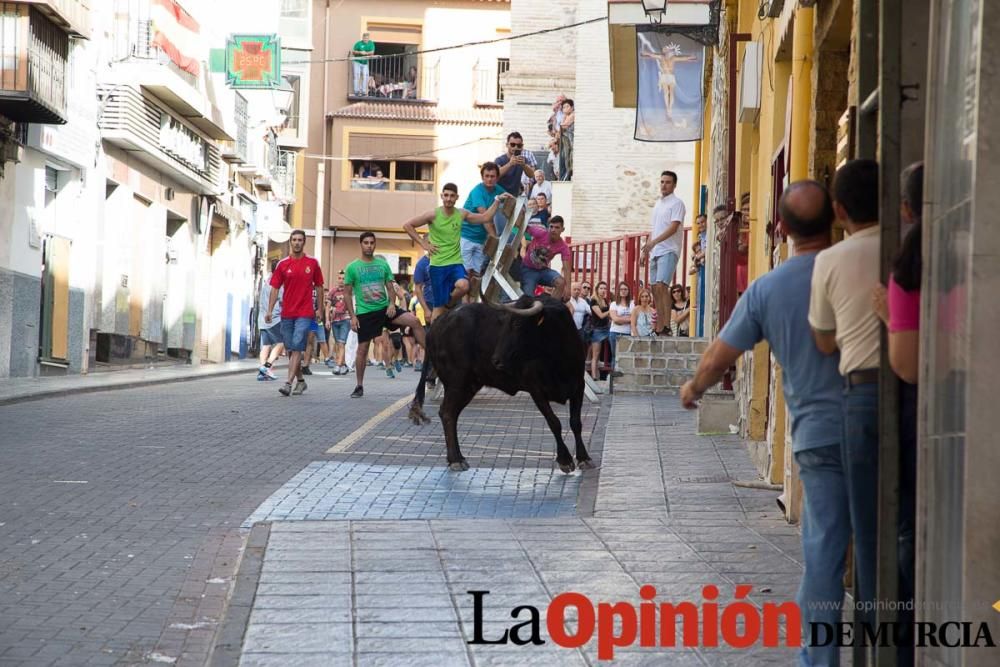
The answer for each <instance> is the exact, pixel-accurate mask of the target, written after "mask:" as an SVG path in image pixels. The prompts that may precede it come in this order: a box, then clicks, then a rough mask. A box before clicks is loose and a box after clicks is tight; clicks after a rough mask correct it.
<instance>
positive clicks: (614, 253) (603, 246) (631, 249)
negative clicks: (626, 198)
mask: <svg viewBox="0 0 1000 667" xmlns="http://www.w3.org/2000/svg"><path fill="white" fill-rule="evenodd" d="M690 233H691V230H690V228H685V229H684V242H683V244H682V247H681V256H680V258H679V260H678V262H677V271H676V272H675V273H674V280H673V283H674V284H677V283H679V284H681V285H683V286H685V287H687V281H688V254H689V253H690V252H691V248H690V244H689V242H688V240H689V236H690ZM648 239H649V234H646V233H644V234H625V235H623V236H617V237H615V238H611V239H602V240H598V241H581V242H579V243H570V249H571V250H572V251H573V272H572V276H573V282H582V281H587V282H589V283H590V284H591V285H592V286H596V285H597V283H599V282H600V281H602V280H603V281H606V282H607V283H608V286H609V291H610V293H611V294H614V290H615V287H616V286H617V285H618V283H620V282H626V283H628V285H629V287H630V288H631V289H632V293H633V294H636V293H637V291H638V288H639V281H640V280H641V281H642V284H643V285H646V286H648V285H649V264H648V263H646V264H645V265H642V264H641V261H640V260H641V259H642V257H641V251H642V246H643V244H644V243H646V241H647V240H648Z"/></svg>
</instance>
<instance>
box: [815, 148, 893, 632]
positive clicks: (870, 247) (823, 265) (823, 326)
mask: <svg viewBox="0 0 1000 667" xmlns="http://www.w3.org/2000/svg"><path fill="white" fill-rule="evenodd" d="M833 210H834V213H835V214H836V216H837V219H838V220H840V221H841V223H842V224H843V225H844V228H845V229H846V230H847V233H848V234H850V236H849V237H847V238H846V239H845V240H843V241H841V242H840V243H837V244H836V245H834V246H832V247H830V248H827V249H826V250H824V251H822V252H820V253H819V254H818V255H817V256H816V264H815V267H814V268H813V274H812V291H811V294H810V299H809V324H810V326H811V327H812V331H813V337H814V338H815V340H816V347H818V348H819V350H820V352H823V353H824V354H834V353H835V352H837V351H838V350H839V351H840V365H839V371H840V375H841V376H843V378H844V406H843V411H844V412H843V427H842V429H843V433H844V439H843V441H842V443H841V447H842V448H843V452H842V457H841V458H842V460H843V465H844V477H845V480H846V481H847V498H848V504H849V506H850V510H851V526H852V529H853V531H854V567H855V569H856V571H857V579H858V589H859V590H857V591H855V593H854V601H855V604H859V605H860V604H869V603H873V601H874V599H875V571H876V565H877V524H878V447H879V442H878V430H879V429H878V367H879V337H880V333H881V325H880V323H879V319H878V316H877V315H876V314H875V311H874V310H873V309H872V306H871V293H872V289H873V288H874V287H875V285H877V284H878V283H879V256H880V247H881V243H880V232H879V224H878V222H879V220H878V212H879V197H878V163H876V162H875V161H874V160H852V161H850V162H848V163H847V164H845V165H844V166H843V167H841V168H840V169H839V170H837V175H836V178H834V182H833ZM868 609H871V607H868ZM861 613H862V614H864V615H865V617H866V618H869V619H870V618H871V614H870V612H868V611H863V612H861Z"/></svg>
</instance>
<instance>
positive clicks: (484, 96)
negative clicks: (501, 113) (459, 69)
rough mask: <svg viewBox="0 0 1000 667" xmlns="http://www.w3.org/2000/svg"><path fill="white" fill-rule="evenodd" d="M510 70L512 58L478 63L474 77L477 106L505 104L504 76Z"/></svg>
mask: <svg viewBox="0 0 1000 667" xmlns="http://www.w3.org/2000/svg"><path fill="white" fill-rule="evenodd" d="M509 71H510V58H497V59H496V61H495V62H492V63H484V62H483V61H479V62H478V63H476V68H475V70H474V78H473V81H474V82H475V86H476V90H475V93H476V105H477V106H503V76H504V75H505V74H506V73H507V72H509Z"/></svg>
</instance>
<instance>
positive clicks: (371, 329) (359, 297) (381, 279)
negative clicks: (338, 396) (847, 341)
mask: <svg viewBox="0 0 1000 667" xmlns="http://www.w3.org/2000/svg"><path fill="white" fill-rule="evenodd" d="M395 293H396V284H395V281H394V279H393V275H392V269H390V268H389V263H388V262H387V261H385V259H384V258H382V257H376V256H375V234H373V233H372V232H364V233H363V234H362V235H361V258H360V259H356V260H354V261H353V262H351V263H350V264H348V265H347V268H346V269H344V302H345V305H346V306H347V312H349V313H350V314H351V329H353V330H354V331H356V332H357V334H358V354H357V357H356V358H355V363H354V372H355V374H357V376H358V385H357V386H356V387H355V388H354V393H352V394H351V398H361V397H362V396H364V395H365V388H364V384H365V366H366V365H367V362H368V346H369V344H370V343H371V341H372V340H373V339H375V338H377V337H378V336H381V335H382V329H383V328H387V329H401V328H403V327H410V329H411V330H412V331H413V337H414V338H416V339H417V342H418V343H420V345H421V346H423V345H424V327H423V326H422V325H421V324H420V320H418V319H417V316H416V315H414V314H413V313H411V312H409V311H408V310H406V309H405V308H396V306H395V303H394V301H395V299H390V298H389V295H390V294H393V295H394V294H395Z"/></svg>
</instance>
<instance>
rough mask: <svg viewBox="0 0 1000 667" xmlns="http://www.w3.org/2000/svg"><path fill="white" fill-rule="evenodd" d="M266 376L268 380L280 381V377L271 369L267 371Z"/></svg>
mask: <svg viewBox="0 0 1000 667" xmlns="http://www.w3.org/2000/svg"><path fill="white" fill-rule="evenodd" d="M264 375H266V376H267V379H268V380H277V379H278V376H277V375H275V374H274V372H273V371H272V370H271V369H270V368H268V369H267V370H266V371H264Z"/></svg>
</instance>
